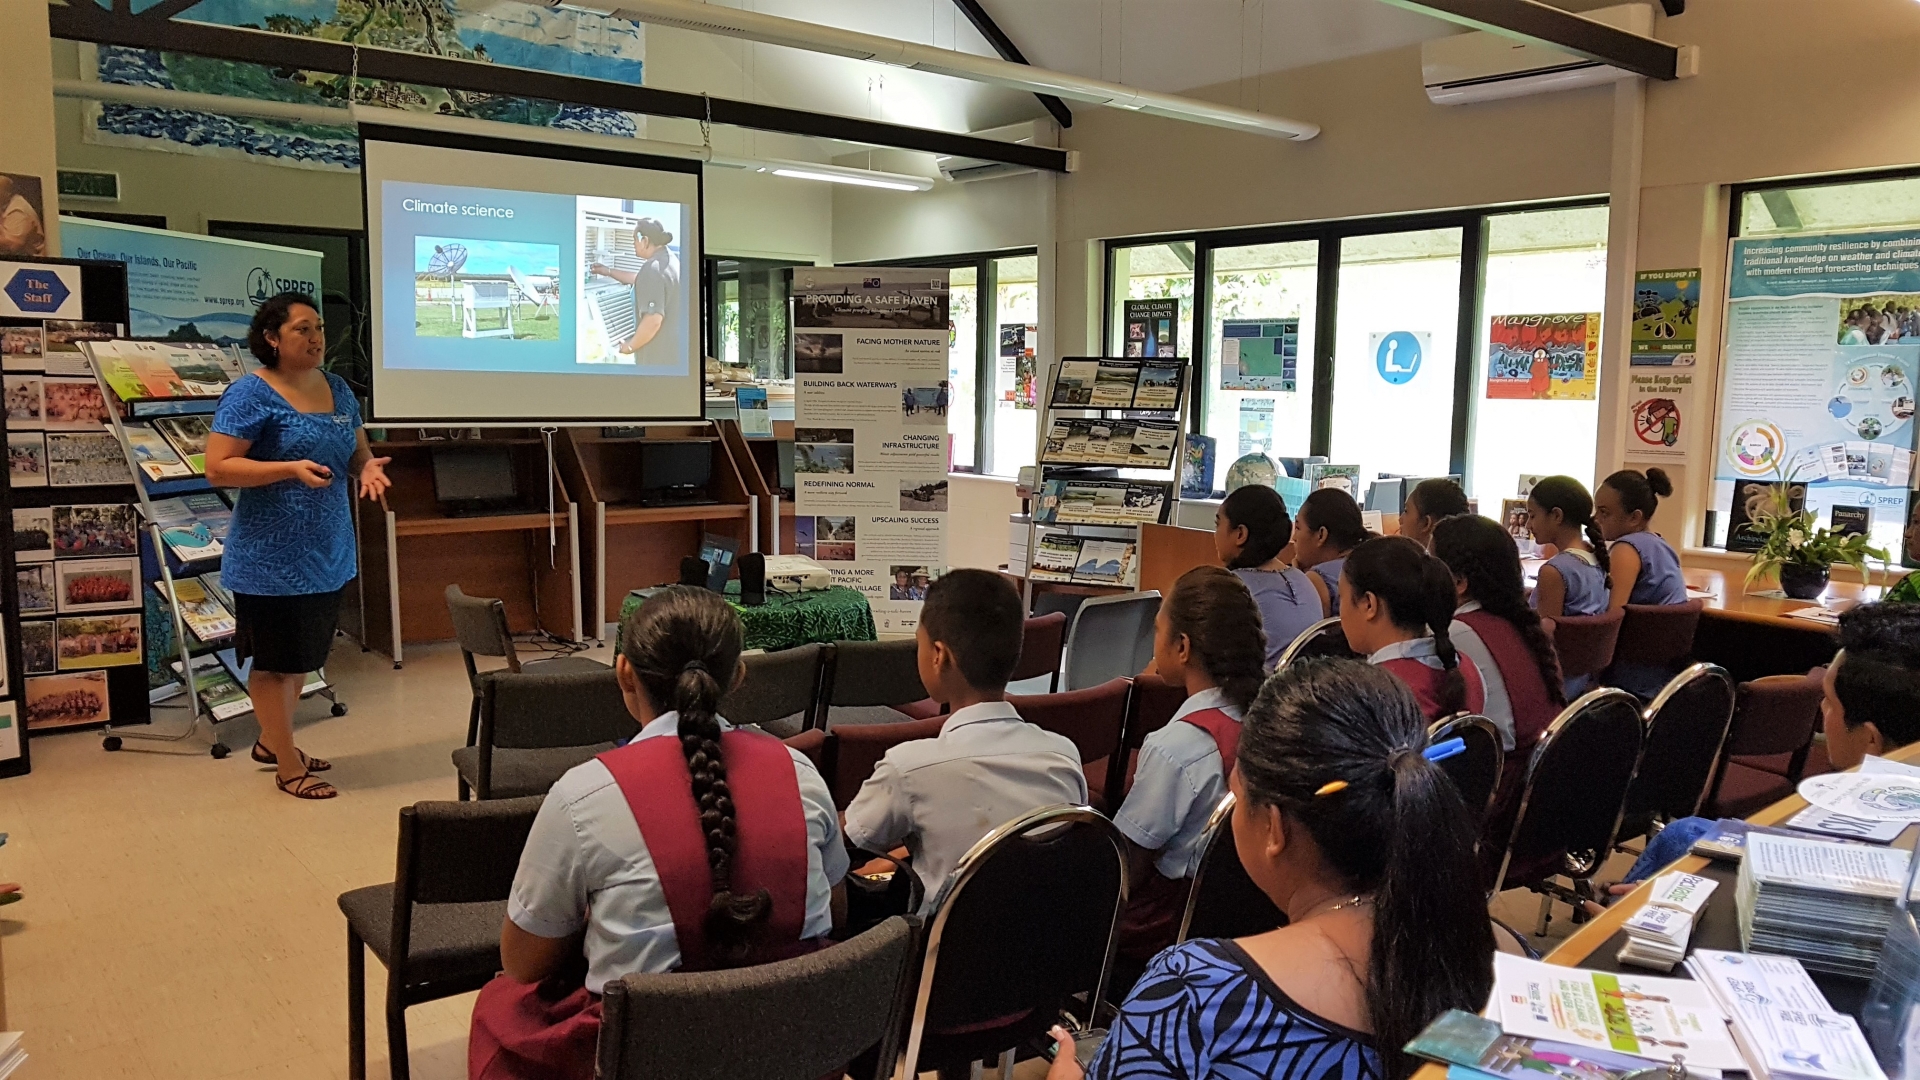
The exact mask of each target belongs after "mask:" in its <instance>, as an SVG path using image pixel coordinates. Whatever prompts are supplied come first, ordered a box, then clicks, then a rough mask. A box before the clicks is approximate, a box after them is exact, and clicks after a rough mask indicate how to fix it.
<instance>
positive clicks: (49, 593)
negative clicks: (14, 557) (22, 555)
mask: <svg viewBox="0 0 1920 1080" xmlns="http://www.w3.org/2000/svg"><path fill="white" fill-rule="evenodd" d="M13 581H14V591H15V595H17V596H19V598H20V614H21V615H51V614H53V608H54V604H53V596H54V593H53V564H52V563H50V562H45V563H39V564H37V565H34V566H20V567H15V568H14V571H13Z"/></svg>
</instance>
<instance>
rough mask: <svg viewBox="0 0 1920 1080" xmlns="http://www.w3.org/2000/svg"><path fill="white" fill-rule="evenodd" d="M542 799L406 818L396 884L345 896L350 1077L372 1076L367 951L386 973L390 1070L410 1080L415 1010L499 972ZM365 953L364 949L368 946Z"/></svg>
mask: <svg viewBox="0 0 1920 1080" xmlns="http://www.w3.org/2000/svg"><path fill="white" fill-rule="evenodd" d="M540 802H541V799H540V797H538V796H536V797H533V798H526V799H496V800H494V801H492V802H422V803H415V804H414V805H412V806H407V807H402V808H401V810H400V855H399V860H398V868H397V869H396V870H395V871H394V879H393V882H392V883H391V884H388V885H369V886H367V887H366V888H364V889H355V890H353V891H352V892H345V893H341V894H340V911H341V913H342V914H344V915H345V916H346V917H347V1075H348V1076H349V1077H350V1078H351V1080H366V1075H367V957H366V952H365V950H366V949H372V950H373V955H374V956H375V958H377V959H378V960H379V961H380V962H381V963H382V964H385V965H386V968H387V1062H388V1067H389V1068H390V1069H391V1070H392V1075H393V1080H407V1077H408V1075H409V1074H410V1070H409V1068H408V1060H407V1007H408V1006H409V1005H418V1004H420V1003H421V1002H424V1001H437V1000H439V999H440V998H446V997H453V996H454V995H455V994H465V993H468V992H469V991H473V990H478V989H480V988H481V987H483V986H485V985H486V984H487V983H488V982H489V981H491V980H492V979H493V977H494V975H495V974H496V973H498V972H499V970H500V923H501V921H502V920H504V919H505V918H506V915H507V894H508V892H509V891H510V890H511V889H512V888H513V875H514V872H515V871H516V870H517V869H519V866H520V849H521V848H523V847H525V846H526V843H527V833H528V832H529V831H531V830H532V828H533V817H534V815H535V814H537V813H538V812H539V811H540ZM363 947H364V948H363Z"/></svg>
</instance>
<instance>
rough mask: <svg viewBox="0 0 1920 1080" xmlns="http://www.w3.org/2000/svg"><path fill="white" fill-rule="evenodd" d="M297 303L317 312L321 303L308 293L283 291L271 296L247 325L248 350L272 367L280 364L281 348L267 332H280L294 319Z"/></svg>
mask: <svg viewBox="0 0 1920 1080" xmlns="http://www.w3.org/2000/svg"><path fill="white" fill-rule="evenodd" d="M297 304H305V305H307V306H308V307H310V308H312V309H313V310H314V311H315V312H318V311H319V310H320V305H319V304H316V303H314V302H313V297H311V296H308V295H307V294H306V293H303V292H283V293H281V294H280V295H278V296H274V297H269V298H268V299H267V301H266V303H263V304H261V305H260V308H259V310H258V311H255V312H254V313H253V325H252V326H249V327H247V351H248V352H251V353H252V354H253V356H254V359H256V360H258V361H260V362H261V363H262V364H265V365H266V366H268V367H270V368H277V367H279V366H280V350H279V349H277V348H275V347H274V345H273V342H271V341H268V340H267V332H268V331H272V332H273V333H274V334H276V335H277V334H279V333H280V329H281V327H284V326H286V325H287V323H288V322H290V321H291V320H292V319H293V309H294V306H295V305H297Z"/></svg>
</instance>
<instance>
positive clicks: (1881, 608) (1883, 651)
mask: <svg viewBox="0 0 1920 1080" xmlns="http://www.w3.org/2000/svg"><path fill="white" fill-rule="evenodd" d="M1840 648H1841V649H1842V650H1843V651H1844V652H1845V655H1844V656H1843V657H1841V658H1840V660H1839V661H1837V662H1838V663H1839V665H1840V670H1839V671H1836V672H1834V673H1833V694H1834V696H1835V697H1837V698H1839V699H1840V705H1841V707H1843V708H1844V709H1846V720H1847V726H1848V727H1850V728H1855V727H1859V726H1860V725H1861V724H1865V723H1869V722H1871V723H1872V724H1873V726H1874V727H1875V728H1877V729H1878V730H1879V732H1880V738H1881V740H1882V742H1883V744H1884V745H1885V747H1886V749H1889V750H1891V749H1894V748H1896V747H1901V746H1905V745H1907V744H1908V743H1911V742H1915V741H1920V604H1902V603H1891V604H1890V603H1885V602H1882V603H1878V604H1861V605H1860V606H1858V607H1855V608H1853V609H1851V610H1849V611H1847V612H1846V613H1845V614H1843V615H1841V616H1840Z"/></svg>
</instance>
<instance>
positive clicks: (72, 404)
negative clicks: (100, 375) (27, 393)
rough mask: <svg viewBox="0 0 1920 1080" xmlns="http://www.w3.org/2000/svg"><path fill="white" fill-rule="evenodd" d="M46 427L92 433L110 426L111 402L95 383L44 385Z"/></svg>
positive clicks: (72, 381)
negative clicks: (108, 413)
mask: <svg viewBox="0 0 1920 1080" xmlns="http://www.w3.org/2000/svg"><path fill="white" fill-rule="evenodd" d="M43 392H44V394H45V398H46V414H45V419H46V425H47V427H49V428H52V429H54V430H57V431H91V430H94V429H97V428H99V427H100V426H102V425H103V424H105V423H106V422H107V399H106V397H105V396H104V395H103V394H101V392H100V384H99V383H97V382H95V381H94V380H92V379H53V378H49V379H46V380H45V381H44V391H43Z"/></svg>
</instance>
